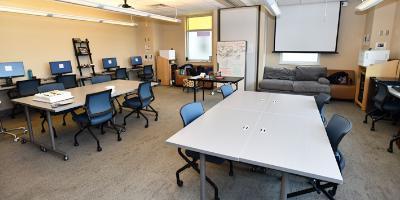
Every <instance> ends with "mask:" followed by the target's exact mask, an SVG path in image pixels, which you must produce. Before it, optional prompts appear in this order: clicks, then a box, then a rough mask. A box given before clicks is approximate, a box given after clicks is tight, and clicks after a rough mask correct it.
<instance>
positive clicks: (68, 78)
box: [56, 74, 78, 89]
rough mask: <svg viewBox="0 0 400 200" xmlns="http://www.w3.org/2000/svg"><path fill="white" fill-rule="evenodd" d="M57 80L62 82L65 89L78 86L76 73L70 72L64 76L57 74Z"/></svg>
mask: <svg viewBox="0 0 400 200" xmlns="http://www.w3.org/2000/svg"><path fill="white" fill-rule="evenodd" d="M56 82H57V83H62V84H63V85H64V88H65V89H70V88H75V87H78V82H77V81H76V75H75V74H68V75H63V76H56Z"/></svg>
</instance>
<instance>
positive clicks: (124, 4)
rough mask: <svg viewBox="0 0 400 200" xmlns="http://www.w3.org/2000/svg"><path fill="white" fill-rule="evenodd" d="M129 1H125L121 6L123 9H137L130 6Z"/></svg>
mask: <svg viewBox="0 0 400 200" xmlns="http://www.w3.org/2000/svg"><path fill="white" fill-rule="evenodd" d="M127 1H128V0H124V3H123V4H120V5H119V6H120V7H122V8H132V9H135V8H134V7H132V6H131V5H129V4H128V3H127Z"/></svg>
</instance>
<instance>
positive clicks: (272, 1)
mask: <svg viewBox="0 0 400 200" xmlns="http://www.w3.org/2000/svg"><path fill="white" fill-rule="evenodd" d="M264 2H265V5H266V6H267V8H268V10H269V12H270V13H271V14H272V15H273V16H279V15H280V14H281V10H280V9H279V7H278V4H277V3H276V0H264Z"/></svg>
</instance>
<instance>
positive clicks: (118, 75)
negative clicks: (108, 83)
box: [115, 68, 129, 80]
mask: <svg viewBox="0 0 400 200" xmlns="http://www.w3.org/2000/svg"><path fill="white" fill-rule="evenodd" d="M115 79H120V80H128V79H129V78H128V73H127V72H126V68H118V69H116V70H115Z"/></svg>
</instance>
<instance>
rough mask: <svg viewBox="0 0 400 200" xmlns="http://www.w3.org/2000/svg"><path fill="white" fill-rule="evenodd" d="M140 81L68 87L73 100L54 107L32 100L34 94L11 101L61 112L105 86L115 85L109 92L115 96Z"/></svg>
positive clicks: (75, 105) (118, 81)
mask: <svg viewBox="0 0 400 200" xmlns="http://www.w3.org/2000/svg"><path fill="white" fill-rule="evenodd" d="M140 83H141V82H140V81H130V80H113V81H109V82H104V83H99V84H94V85H86V86H83V87H76V88H71V89H68V90H67V91H69V92H71V93H72V96H74V98H73V102H72V103H71V104H67V105H64V106H59V107H56V108H53V107H51V104H50V103H45V102H39V101H35V100H33V99H34V96H29V97H23V98H18V99H13V100H12V101H13V102H15V103H18V104H22V105H27V106H30V107H34V108H38V109H41V110H48V111H51V112H61V111H64V110H68V109H71V108H77V107H81V106H83V105H84V104H85V101H86V95H87V94H90V93H96V92H100V91H104V90H106V86H115V92H113V93H112V94H111V95H112V96H113V97H115V96H119V95H122V94H126V93H130V92H134V91H136V90H137V88H138V86H139V84H140ZM156 84H157V83H152V86H154V85H156Z"/></svg>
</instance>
